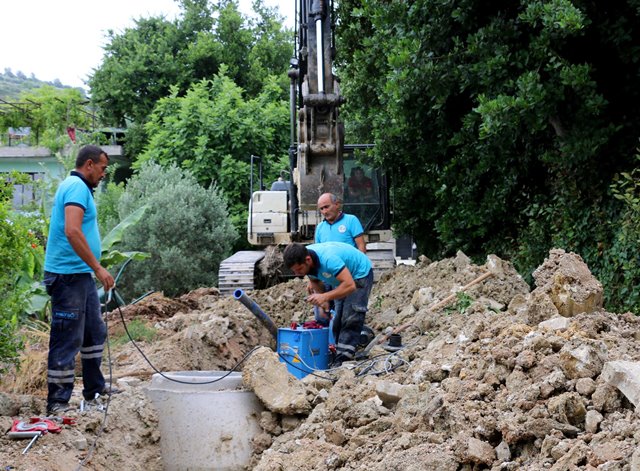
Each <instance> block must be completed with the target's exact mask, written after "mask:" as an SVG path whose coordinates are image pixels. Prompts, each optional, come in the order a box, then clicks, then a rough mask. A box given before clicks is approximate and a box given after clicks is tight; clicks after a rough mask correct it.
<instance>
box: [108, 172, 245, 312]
mask: <svg viewBox="0 0 640 471" xmlns="http://www.w3.org/2000/svg"><path fill="white" fill-rule="evenodd" d="M145 205H146V206H147V210H146V211H145V213H144V217H143V218H142V219H141V220H140V221H138V222H137V223H136V224H135V225H134V226H132V227H130V228H128V229H127V232H126V233H125V234H124V239H123V242H122V244H121V245H120V246H119V247H120V248H121V249H122V250H140V251H144V252H148V253H150V254H151V257H150V258H149V259H147V260H144V261H137V262H135V263H131V264H130V265H128V266H127V268H126V271H125V272H124V274H123V278H122V279H123V282H122V283H121V285H120V286H121V288H122V291H123V293H124V295H125V298H127V297H128V298H129V299H132V298H135V297H138V296H141V295H142V294H144V293H146V292H148V291H149V290H159V291H163V292H164V293H165V295H167V296H174V295H177V294H182V293H184V292H186V291H189V290H191V289H195V288H197V287H200V286H215V285H216V283H217V274H218V266H219V264H220V261H222V260H223V259H224V258H225V257H227V256H228V255H229V252H230V251H231V247H232V245H233V243H234V241H235V239H236V238H237V237H238V235H237V233H236V231H235V229H234V227H233V225H232V224H231V222H230V220H229V216H228V212H227V205H226V202H225V201H224V199H223V198H222V197H221V195H220V192H219V191H218V189H217V188H216V187H215V186H213V185H211V186H209V187H207V188H204V187H203V186H201V185H199V184H198V182H197V180H196V179H195V177H194V176H193V175H191V174H190V173H189V172H186V171H182V170H180V169H179V168H177V167H176V166H175V165H171V166H169V167H168V168H164V167H162V166H160V165H158V164H156V163H153V162H148V163H146V164H144V165H143V166H142V168H141V169H140V171H139V173H138V174H136V175H135V176H133V177H132V178H131V179H130V180H129V182H128V184H127V186H126V189H125V191H124V194H123V195H122V197H121V198H120V201H119V206H118V208H119V213H120V217H121V219H124V218H125V217H126V216H128V215H129V214H131V213H133V212H134V211H136V210H138V209H139V208H141V207H142V206H145Z"/></svg>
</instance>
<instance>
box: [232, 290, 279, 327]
mask: <svg viewBox="0 0 640 471" xmlns="http://www.w3.org/2000/svg"><path fill="white" fill-rule="evenodd" d="M233 297H234V298H235V299H237V300H238V301H240V302H241V303H242V304H244V305H245V306H246V307H247V309H249V310H250V311H251V312H252V313H253V314H254V315H255V316H256V317H257V318H258V320H259V321H260V322H262V324H263V325H264V326H265V327H266V328H267V329H268V330H269V332H270V333H271V335H273V338H274V339H277V338H278V328H277V327H276V325H275V324H274V323H273V321H272V320H271V318H270V317H269V316H268V315H267V314H265V312H264V311H263V310H262V309H260V306H258V305H257V304H256V302H255V301H254V300H253V299H251V298H250V297H249V296H247V295H246V293H245V292H244V291H243V290H241V289H237V290H235V291H234V292H233Z"/></svg>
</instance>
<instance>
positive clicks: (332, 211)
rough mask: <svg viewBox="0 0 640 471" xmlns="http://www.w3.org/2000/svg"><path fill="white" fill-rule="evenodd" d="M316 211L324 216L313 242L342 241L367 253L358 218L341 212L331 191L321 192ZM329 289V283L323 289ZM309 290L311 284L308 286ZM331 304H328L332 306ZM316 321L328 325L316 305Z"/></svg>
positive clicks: (338, 202)
mask: <svg viewBox="0 0 640 471" xmlns="http://www.w3.org/2000/svg"><path fill="white" fill-rule="evenodd" d="M318 211H320V213H321V214H322V216H323V217H324V221H322V222H321V223H320V224H318V226H317V227H316V236H315V243H316V244H321V243H324V242H344V243H345V244H349V245H352V246H354V247H356V248H357V249H358V250H360V251H361V252H362V253H367V247H366V244H365V242H364V229H363V228H362V224H361V223H360V220H359V219H358V218H357V217H356V216H354V215H353V214H345V213H343V212H342V204H341V201H340V200H339V199H338V197H337V196H336V195H334V194H333V193H323V194H322V195H320V198H318ZM330 289H331V286H330V285H325V291H329V290H330ZM309 292H311V286H309ZM332 307H333V306H330V308H332ZM313 312H314V315H315V318H316V321H317V322H318V323H319V324H321V325H324V326H327V325H329V321H330V314H329V313H328V312H325V310H324V309H323V308H322V307H320V306H316V307H314V309H313Z"/></svg>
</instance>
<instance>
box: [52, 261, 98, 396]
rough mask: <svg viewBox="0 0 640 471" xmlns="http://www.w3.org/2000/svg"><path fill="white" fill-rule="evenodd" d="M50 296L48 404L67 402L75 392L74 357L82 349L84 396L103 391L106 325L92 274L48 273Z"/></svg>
mask: <svg viewBox="0 0 640 471" xmlns="http://www.w3.org/2000/svg"><path fill="white" fill-rule="evenodd" d="M44 284H45V286H46V288H47V293H49V295H50V296H51V311H52V314H51V334H50V337H49V360H48V363H47V384H48V387H49V394H48V397H47V404H48V405H51V404H53V403H56V402H58V403H64V404H66V403H68V402H69V399H70V398H71V393H72V392H73V382H74V371H75V358H76V355H77V354H78V352H80V359H81V360H82V379H83V383H84V389H83V390H82V395H83V396H84V398H85V399H93V398H94V397H95V395H96V393H100V392H102V391H103V390H104V387H105V382H104V376H103V375H102V371H101V370H100V364H101V363H102V351H103V349H104V342H105V339H106V338H107V327H106V325H105V323H104V321H103V320H102V317H101V314H100V299H99V297H98V290H97V288H96V283H95V281H94V280H93V276H92V275H91V274H90V273H78V274H72V275H59V274H56V273H49V272H45V274H44Z"/></svg>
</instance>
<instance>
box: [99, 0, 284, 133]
mask: <svg viewBox="0 0 640 471" xmlns="http://www.w3.org/2000/svg"><path fill="white" fill-rule="evenodd" d="M181 3H182V7H183V14H182V16H181V17H180V18H179V19H177V20H175V21H168V20H166V19H164V18H141V19H139V20H137V21H136V25H135V27H133V28H128V29H126V30H125V31H124V32H123V33H121V34H116V33H114V32H113V31H112V32H110V34H109V38H108V43H107V45H106V46H105V56H104V60H103V62H102V64H101V65H100V66H99V67H98V68H97V69H96V71H95V73H94V74H93V76H92V77H91V78H90V80H89V85H90V87H91V96H92V100H93V101H94V102H95V103H96V104H97V105H98V106H100V108H101V110H102V113H103V114H104V116H105V117H107V118H108V119H109V120H110V121H111V122H112V123H113V124H115V125H120V126H124V125H126V124H130V123H132V122H133V123H138V124H140V123H144V122H145V121H146V118H147V117H148V116H149V115H150V114H151V111H152V110H153V108H154V106H155V104H156V101H158V100H159V99H161V98H163V97H165V96H167V95H169V93H170V89H171V87H172V86H174V87H176V93H177V94H178V95H182V94H183V93H185V92H186V91H187V90H188V89H189V87H191V85H192V84H194V83H196V82H198V81H200V80H202V79H210V78H211V77H213V75H215V74H217V73H218V72H219V71H220V67H221V66H222V65H223V64H225V65H226V67H227V74H228V75H229V77H230V78H231V79H232V80H233V81H234V82H235V83H236V84H237V85H239V86H240V87H242V88H243V89H245V90H246V91H247V92H248V93H249V94H250V95H252V96H253V95H255V94H258V93H259V91H260V90H261V89H262V85H263V83H264V81H265V80H266V78H267V77H268V76H270V75H274V74H281V75H282V80H283V82H282V88H283V93H285V91H286V84H287V82H286V75H285V74H284V73H283V72H284V71H285V67H286V64H287V62H288V59H289V57H290V55H291V51H292V48H291V43H290V37H289V34H288V33H287V32H286V31H285V30H283V28H282V25H281V21H280V18H279V17H278V16H277V14H276V13H275V12H274V10H273V9H270V8H266V7H264V6H263V4H262V2H261V1H260V0H258V1H257V2H255V4H254V9H255V11H256V13H257V15H258V16H257V18H255V19H249V18H246V17H244V16H243V15H242V14H241V13H240V12H239V11H238V2H237V1H235V0H220V1H218V2H210V1H209V0H182V2H181Z"/></svg>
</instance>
